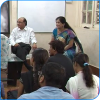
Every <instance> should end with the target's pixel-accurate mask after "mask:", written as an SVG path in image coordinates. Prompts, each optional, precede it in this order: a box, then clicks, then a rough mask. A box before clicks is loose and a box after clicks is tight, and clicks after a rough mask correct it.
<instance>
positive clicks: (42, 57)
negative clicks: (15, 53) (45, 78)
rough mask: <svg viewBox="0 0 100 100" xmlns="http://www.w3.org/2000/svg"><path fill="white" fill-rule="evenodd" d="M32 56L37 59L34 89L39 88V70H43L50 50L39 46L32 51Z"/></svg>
mask: <svg viewBox="0 0 100 100" xmlns="http://www.w3.org/2000/svg"><path fill="white" fill-rule="evenodd" d="M32 58H34V61H35V72H34V90H36V89H37V88H39V84H38V72H39V71H41V70H42V67H43V65H44V64H45V63H46V61H47V60H48V58H49V54H48V51H47V50H46V49H43V48H37V49H35V50H34V51H33V53H32Z"/></svg>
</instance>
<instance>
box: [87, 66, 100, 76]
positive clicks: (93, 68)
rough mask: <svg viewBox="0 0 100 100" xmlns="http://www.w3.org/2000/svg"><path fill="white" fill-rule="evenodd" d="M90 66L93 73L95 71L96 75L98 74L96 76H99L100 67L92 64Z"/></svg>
mask: <svg viewBox="0 0 100 100" xmlns="http://www.w3.org/2000/svg"><path fill="white" fill-rule="evenodd" d="M89 67H90V68H91V70H92V73H93V74H94V75H96V76H98V77H99V70H100V69H99V68H97V67H95V66H94V65H90V66H89Z"/></svg>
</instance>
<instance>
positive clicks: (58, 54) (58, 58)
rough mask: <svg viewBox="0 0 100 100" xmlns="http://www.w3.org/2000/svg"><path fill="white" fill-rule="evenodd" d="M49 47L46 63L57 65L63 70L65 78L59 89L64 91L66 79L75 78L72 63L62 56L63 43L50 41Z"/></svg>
mask: <svg viewBox="0 0 100 100" xmlns="http://www.w3.org/2000/svg"><path fill="white" fill-rule="evenodd" d="M49 45H50V49H49V53H50V56H51V57H50V58H49V59H48V62H55V63H58V64H60V65H62V66H63V67H64V68H65V71H66V77H65V81H64V83H63V85H62V87H61V88H62V89H63V90H64V91H66V88H65V85H66V83H67V81H68V79H69V78H70V77H73V76H75V72H74V69H73V64H72V61H71V60H70V59H69V58H68V57H67V56H65V55H63V53H64V44H63V42H61V41H59V40H55V41H51V42H50V43H49Z"/></svg>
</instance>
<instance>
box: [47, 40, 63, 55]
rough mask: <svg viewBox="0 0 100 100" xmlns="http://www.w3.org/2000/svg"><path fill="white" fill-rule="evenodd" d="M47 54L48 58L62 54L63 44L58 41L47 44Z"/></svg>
mask: <svg viewBox="0 0 100 100" xmlns="http://www.w3.org/2000/svg"><path fill="white" fill-rule="evenodd" d="M49 45H50V48H49V54H50V56H54V55H55V54H57V53H61V54H63V53H64V43H63V42H61V41H59V40H54V41H51V42H50V43H49Z"/></svg>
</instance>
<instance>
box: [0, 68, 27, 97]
mask: <svg viewBox="0 0 100 100" xmlns="http://www.w3.org/2000/svg"><path fill="white" fill-rule="evenodd" d="M26 71H28V70H27V69H26V67H25V66H23V67H22V73H23V72H26ZM2 78H7V74H6V72H5V71H1V79H2ZM3 84H4V91H5V98H6V99H7V92H8V91H9V90H17V89H18V88H19V81H18V80H17V85H16V86H9V85H7V81H3Z"/></svg>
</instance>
